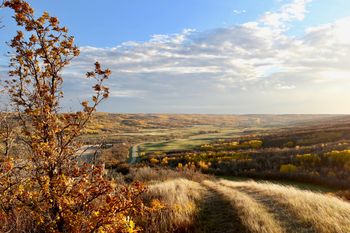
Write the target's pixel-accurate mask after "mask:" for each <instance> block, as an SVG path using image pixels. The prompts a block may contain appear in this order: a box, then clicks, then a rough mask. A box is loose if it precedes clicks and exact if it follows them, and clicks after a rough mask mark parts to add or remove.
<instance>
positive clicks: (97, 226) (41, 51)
mask: <svg viewBox="0 0 350 233" xmlns="http://www.w3.org/2000/svg"><path fill="white" fill-rule="evenodd" d="M4 6H5V7H7V8H10V9H12V10H13V11H14V17H13V18H14V19H15V21H16V22H17V25H18V26H19V27H20V28H21V29H22V30H19V31H17V35H16V36H15V37H14V38H13V39H12V40H11V41H10V42H9V45H10V47H11V48H12V49H13V50H12V51H11V52H12V53H10V55H11V63H10V68H11V70H10V72H9V78H8V79H7V80H5V86H4V88H5V90H6V91H7V93H8V95H9V98H10V100H11V102H12V104H13V106H14V109H13V111H14V112H15V116H14V118H15V119H16V120H17V121H18V122H19V123H18V126H19V134H18V136H17V138H16V142H17V143H16V146H17V147H21V150H19V151H21V153H16V154H12V153H11V150H10V149H8V150H6V151H7V152H6V153H4V154H3V156H2V158H1V162H0V170H1V175H0V221H1V222H2V223H4V224H2V226H0V231H4V232H19V231H21V232H22V231H23V232H102V231H107V232H127V231H128V232H131V231H133V229H134V224H133V222H132V216H133V215H134V214H136V213H140V212H142V207H143V205H142V202H141V201H140V199H139V198H138V197H139V195H140V193H142V192H143V190H144V188H143V186H142V185H141V184H139V183H135V184H133V185H132V186H123V185H120V184H118V183H117V182H115V181H113V180H110V179H107V178H106V176H105V175H104V168H103V166H102V165H98V164H97V165H96V164H95V165H93V164H88V163H85V162H83V161H81V159H80V157H79V155H80V154H81V153H80V148H81V145H80V143H79V142H78V140H77V138H78V136H79V135H80V134H81V133H82V130H83V129H84V127H85V125H86V124H87V123H88V122H89V119H90V118H91V116H92V114H93V112H94V111H95V110H96V107H97V106H98V105H99V103H101V101H103V100H105V99H106V98H108V94H109V90H108V88H107V87H106V86H105V85H104V83H105V81H106V80H107V79H108V77H109V76H110V74H111V71H110V70H109V69H102V67H101V65H100V64H99V63H98V62H96V63H95V67H94V70H93V71H91V72H87V74H86V78H87V79H89V80H94V81H95V84H94V85H93V93H94V94H93V96H92V98H91V100H90V101H83V102H82V103H81V105H82V110H81V111H78V112H75V113H60V107H61V106H60V101H61V99H62V98H63V96H64V94H63V91H62V85H63V81H64V79H63V77H62V70H63V69H64V68H65V67H66V66H67V65H68V64H69V63H70V62H71V60H72V59H73V58H75V57H77V56H78V55H79V49H78V47H77V46H75V45H74V38H73V37H72V36H69V35H68V30H67V28H66V27H61V26H60V24H59V20H58V19H57V18H56V17H51V16H50V15H49V14H48V13H47V12H44V13H43V14H42V15H41V16H40V17H35V15H34V11H33V9H32V8H31V6H30V5H29V4H28V3H27V2H26V1H23V0H8V1H5V3H4ZM3 137H4V138H6V135H3ZM11 142H13V141H11Z"/></svg>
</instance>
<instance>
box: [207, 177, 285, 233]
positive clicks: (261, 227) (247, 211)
mask: <svg viewBox="0 0 350 233" xmlns="http://www.w3.org/2000/svg"><path fill="white" fill-rule="evenodd" d="M203 184H204V185H205V186H207V187H208V188H210V189H213V190H214V191H215V192H218V193H219V194H220V195H222V196H223V197H224V198H225V199H227V200H229V201H230V203H231V206H232V211H236V212H237V214H238V216H239V218H240V219H241V222H242V223H243V224H244V225H245V227H246V228H247V229H249V231H250V232H253V233H281V232H285V231H284V229H283V228H282V227H281V226H280V224H279V222H278V221H277V220H276V219H275V218H274V216H273V215H272V214H271V213H269V212H268V211H267V209H266V208H265V207H264V206H263V205H262V204H260V203H258V202H256V201H255V200H254V199H252V198H251V197H249V196H248V195H246V194H244V193H242V192H239V191H237V190H234V189H230V188H227V187H225V186H223V185H220V184H218V183H215V182H212V181H204V182H203Z"/></svg>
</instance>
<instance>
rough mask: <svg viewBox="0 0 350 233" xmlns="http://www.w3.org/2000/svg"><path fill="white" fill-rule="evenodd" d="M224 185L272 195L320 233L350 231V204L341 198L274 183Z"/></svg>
mask: <svg viewBox="0 0 350 233" xmlns="http://www.w3.org/2000/svg"><path fill="white" fill-rule="evenodd" d="M220 184H222V185H225V186H227V187H232V188H238V187H243V188H245V189H247V190H251V191H255V192H258V193H259V194H261V195H264V196H268V197H270V198H272V199H273V200H275V201H277V202H279V203H281V204H283V205H285V206H286V208H288V210H289V211H291V212H292V213H293V214H294V215H295V216H296V217H298V218H299V219H301V220H303V221H304V222H305V223H309V224H312V226H313V228H314V229H315V230H316V231H317V232H320V233H349V232H350V203H347V202H345V201H343V200H341V199H339V198H336V197H332V196H329V195H324V194H320V193H314V192H311V191H302V190H299V189H297V188H294V187H291V186H282V185H277V184H272V183H257V182H254V181H248V182H232V181H225V180H221V181H220Z"/></svg>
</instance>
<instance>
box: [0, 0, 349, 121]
mask: <svg viewBox="0 0 350 233" xmlns="http://www.w3.org/2000/svg"><path fill="white" fill-rule="evenodd" d="M29 2H30V3H31V4H32V6H33V7H34V9H35V11H36V13H37V14H38V15H39V14H40V13H41V12H42V11H44V10H45V11H48V12H49V13H50V14H51V15H54V16H57V17H58V18H59V19H60V22H61V24H62V25H65V26H67V27H68V28H69V33H70V34H71V35H73V36H75V38H76V43H77V45H78V46H79V47H80V49H81V55H80V56H79V58H77V59H75V60H74V61H73V62H72V64H71V65H70V66H69V67H67V68H66V69H65V71H64V73H63V75H64V78H65V84H64V92H65V97H66V98H65V100H64V102H63V108H64V109H69V110H75V109H77V108H78V105H79V102H81V101H82V100H83V99H85V98H87V96H89V94H91V93H90V92H89V91H90V89H91V83H87V82H86V81H85V79H84V74H85V73H86V72H87V71H90V70H91V69H92V68H93V63H94V62H95V61H99V62H100V63H101V64H102V66H103V67H108V68H110V69H111V70H112V76H111V78H110V80H109V81H108V83H107V85H108V86H109V87H110V90H111V97H110V98H109V99H108V100H107V101H106V102H104V103H103V104H102V105H101V106H100V108H99V111H105V112H127V113H210V114H251V113H252V114H257V113H260V114H264V113H265V114H289V113H298V114H302V113H304V114H309V113H311V114H320V113H325V114H347V113H350V101H348V100H350V91H349V90H350V59H349V54H350V11H349V10H348V9H350V1H348V0H332V1H329V0H235V1H233V0H215V1H214V0H176V1H170V0H147V1H141V0H99V1H97V0H84V1H83V0H75V1H71V0H60V1H55V0H46V1H39V0H32V1H29ZM10 16H11V12H10V11H8V10H1V11H0V17H1V18H2V21H3V24H4V25H5V26H6V27H5V28H3V29H1V30H0V44H1V45H0V72H1V73H2V74H5V73H6V72H7V70H8V68H7V64H8V56H6V51H8V50H9V48H8V47H7V46H6V44H5V41H9V40H10V39H11V37H12V36H13V35H14V33H15V31H16V30H18V28H17V27H16V25H15V24H14V23H13V20H12V19H11V17H10Z"/></svg>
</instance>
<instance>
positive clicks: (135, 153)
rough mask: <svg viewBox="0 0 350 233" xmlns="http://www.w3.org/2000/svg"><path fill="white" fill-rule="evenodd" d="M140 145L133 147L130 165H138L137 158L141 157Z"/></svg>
mask: <svg viewBox="0 0 350 233" xmlns="http://www.w3.org/2000/svg"><path fill="white" fill-rule="evenodd" d="M139 145H140V144H136V145H134V146H133V147H131V152H130V161H129V163H130V164H134V163H136V160H137V158H138V157H139Z"/></svg>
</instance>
